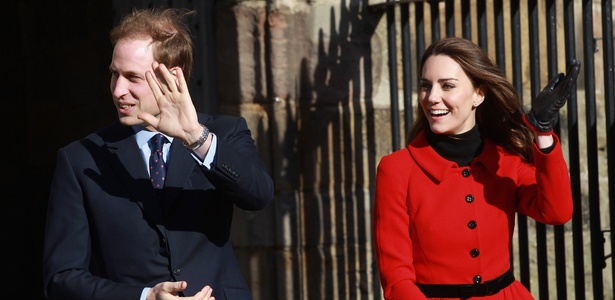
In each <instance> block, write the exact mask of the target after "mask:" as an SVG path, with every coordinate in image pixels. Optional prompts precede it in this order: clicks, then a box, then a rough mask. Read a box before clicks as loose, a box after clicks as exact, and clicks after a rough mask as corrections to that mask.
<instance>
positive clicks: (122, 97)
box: [109, 38, 160, 129]
mask: <svg viewBox="0 0 615 300" xmlns="http://www.w3.org/2000/svg"><path fill="white" fill-rule="evenodd" d="M152 51H153V47H152V41H151V40H150V39H129V38H124V39H120V40H119V41H118V42H117V43H116V45H115V48H114V49H113V57H112V59H111V65H110V66H109V70H110V71H111V95H112V96H113V103H114V104H115V108H116V109H117V113H118V117H119V119H120V122H121V123H122V124H124V125H126V126H132V125H138V124H143V121H142V120H140V119H139V118H138V115H139V114H140V113H142V112H146V113H150V114H152V115H154V116H157V115H158V114H159V113H160V110H159V108H158V104H157V103H156V99H155V98H154V95H153V94H152V91H151V89H150V87H149V85H148V84H147V80H146V79H145V72H146V71H152V63H153V62H154V56H153V53H152ZM152 72H153V71H152ZM148 129H151V128H148Z"/></svg>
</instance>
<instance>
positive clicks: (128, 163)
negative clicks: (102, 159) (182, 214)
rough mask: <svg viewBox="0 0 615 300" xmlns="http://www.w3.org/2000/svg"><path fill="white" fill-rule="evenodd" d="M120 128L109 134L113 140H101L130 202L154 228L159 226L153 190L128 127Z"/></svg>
mask: <svg viewBox="0 0 615 300" xmlns="http://www.w3.org/2000/svg"><path fill="white" fill-rule="evenodd" d="M119 126H120V128H117V130H116V131H117V132H114V133H112V134H110V135H113V136H115V138H114V139H110V138H105V137H104V136H103V140H104V141H105V147H106V148H107V149H108V150H109V152H110V153H111V154H112V159H111V160H110V164H111V166H112V167H113V169H114V170H115V171H116V174H117V176H118V178H119V179H120V181H121V182H122V183H123V184H124V186H125V187H126V189H127V190H128V191H129V193H130V195H131V199H132V200H134V201H135V202H136V203H137V204H138V205H139V206H140V207H141V209H143V211H144V212H145V214H146V215H147V216H148V217H149V218H150V219H151V220H152V221H154V223H155V224H161V221H162V213H161V206H160V200H159V198H158V195H157V194H156V192H155V190H154V188H153V187H152V184H151V181H150V179H149V175H148V173H147V166H146V165H145V162H144V161H143V154H142V153H141V151H140V150H139V147H138V145H137V142H136V140H135V135H134V132H133V131H132V128H131V127H127V126H123V125H121V124H119Z"/></svg>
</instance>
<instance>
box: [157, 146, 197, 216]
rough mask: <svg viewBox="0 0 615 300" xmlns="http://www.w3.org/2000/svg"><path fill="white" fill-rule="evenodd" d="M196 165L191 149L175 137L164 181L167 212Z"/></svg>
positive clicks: (164, 206)
mask: <svg viewBox="0 0 615 300" xmlns="http://www.w3.org/2000/svg"><path fill="white" fill-rule="evenodd" d="M195 167H197V163H196V161H195V160H194V158H193V157H192V155H191V153H190V151H189V150H188V149H186V148H185V147H184V146H183V145H182V143H181V141H179V140H178V139H174V140H173V143H172V144H171V156H170V157H169V167H168V169H167V179H166V180H165V182H164V190H163V209H164V211H165V213H168V212H169V211H170V210H171V207H172V205H173V200H174V199H175V198H177V196H178V195H179V193H180V192H181V191H182V190H183V189H184V187H185V186H186V182H187V181H188V179H189V178H190V175H191V174H192V172H193V171H194V168H195Z"/></svg>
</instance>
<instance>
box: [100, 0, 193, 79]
mask: <svg viewBox="0 0 615 300" xmlns="http://www.w3.org/2000/svg"><path fill="white" fill-rule="evenodd" d="M192 14H194V11H190V10H185V9H175V8H167V9H135V10H133V11H132V12H131V13H129V14H128V15H126V16H125V17H124V18H123V19H122V21H121V22H120V23H119V24H118V25H117V26H116V27H115V28H113V30H111V33H110V34H109V37H110V38H111V42H112V43H113V45H114V46H115V44H117V42H118V41H119V40H120V39H123V38H129V39H141V38H146V39H149V38H151V39H152V43H154V60H155V61H157V62H160V63H162V64H164V65H166V66H167V67H168V68H169V69H170V68H172V67H180V68H181V69H182V71H183V73H184V76H185V77H186V78H189V77H190V71H191V70H192V60H193V57H192V51H193V49H192V47H193V44H192V38H191V37H190V31H189V30H188V28H187V27H186V25H185V23H184V20H185V18H186V17H187V16H189V15H192Z"/></svg>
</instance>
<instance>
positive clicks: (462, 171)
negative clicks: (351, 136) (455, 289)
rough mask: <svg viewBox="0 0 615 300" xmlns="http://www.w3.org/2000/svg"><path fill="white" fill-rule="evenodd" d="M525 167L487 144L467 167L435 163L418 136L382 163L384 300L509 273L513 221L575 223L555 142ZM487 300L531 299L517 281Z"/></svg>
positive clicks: (377, 226) (379, 209)
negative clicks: (517, 217) (427, 286)
mask: <svg viewBox="0 0 615 300" xmlns="http://www.w3.org/2000/svg"><path fill="white" fill-rule="evenodd" d="M554 137H555V148H554V149H553V151H551V153H549V154H544V153H542V152H540V151H539V150H538V149H537V148H536V147H535V149H534V159H535V165H534V166H532V165H528V164H525V163H523V162H522V161H521V158H520V157H519V156H517V155H513V154H511V153H508V152H506V151H504V150H503V148H502V147H500V146H497V145H495V144H494V143H493V142H491V141H490V140H485V141H484V147H483V150H482V152H481V154H480V155H479V156H478V157H476V158H475V159H474V160H473V161H472V163H471V164H470V165H469V166H467V167H458V166H457V164H456V163H454V162H451V161H448V160H446V159H444V158H442V157H441V156H439V155H438V154H437V153H436V152H435V150H434V149H433V148H431V146H429V144H428V143H427V141H426V139H425V136H424V134H420V135H419V136H418V137H417V138H416V139H414V141H413V142H412V143H411V144H410V145H409V146H408V147H407V148H406V149H402V150H399V151H396V152H394V153H392V154H390V155H387V156H384V157H383V158H382V160H381V161H380V164H379V166H378V172H377V176H376V199H375V203H374V211H373V226H374V243H375V247H376V258H377V260H378V267H379V269H380V280H381V284H382V287H383V290H384V297H385V298H386V299H413V300H414V299H426V298H425V296H424V295H423V294H422V293H421V292H420V290H419V289H418V287H417V286H416V285H415V282H417V283H423V284H472V283H473V280H474V277H475V276H477V275H478V276H481V278H482V282H485V281H488V280H491V279H493V278H495V277H497V276H499V275H501V274H503V273H504V272H506V271H507V270H508V269H509V268H510V255H511V254H510V249H511V239H512V234H513V230H514V226H515V213H517V212H518V213H522V214H524V215H527V216H529V217H531V218H533V219H535V220H536V221H538V222H542V223H546V224H564V223H566V222H567V221H568V220H570V218H571V217H572V193H571V190H570V178H569V176H568V169H567V166H566V162H565V160H564V156H563V154H562V149H561V145H560V143H559V139H558V138H557V137H556V136H554ZM480 299H481V300H486V299H515V300H519V299H533V297H532V296H531V295H530V293H529V291H527V289H526V288H525V287H524V286H523V285H522V284H521V283H520V282H519V281H515V282H514V283H513V284H511V285H510V286H508V287H507V288H505V289H503V290H502V291H500V292H499V293H498V294H496V295H493V296H487V297H482V298H480Z"/></svg>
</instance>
